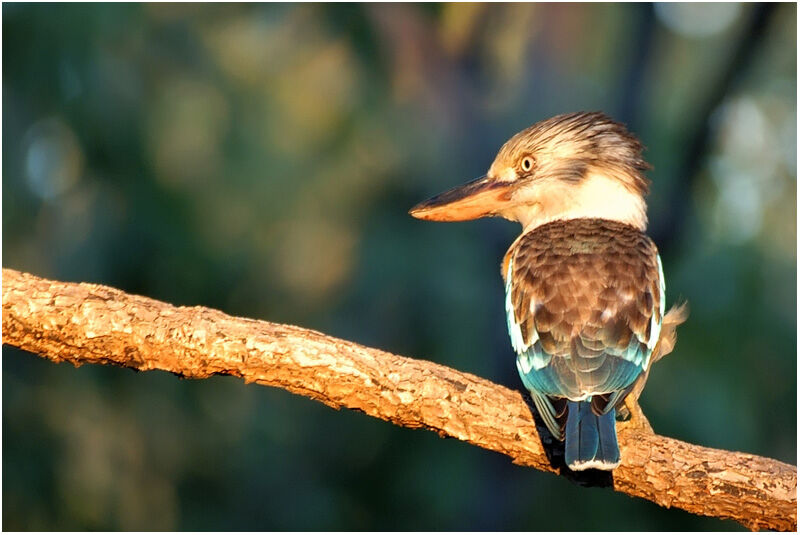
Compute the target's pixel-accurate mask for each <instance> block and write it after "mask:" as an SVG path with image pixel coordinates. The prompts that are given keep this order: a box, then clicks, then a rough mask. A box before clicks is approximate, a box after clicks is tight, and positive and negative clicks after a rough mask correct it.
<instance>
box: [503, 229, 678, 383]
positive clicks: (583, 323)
mask: <svg viewBox="0 0 800 535" xmlns="http://www.w3.org/2000/svg"><path fill="white" fill-rule="evenodd" d="M657 255H658V253H657V250H656V247H655V245H654V244H653V242H652V241H651V240H650V238H648V237H647V236H646V235H645V234H643V233H642V232H640V231H639V230H637V229H635V228H634V227H631V226H629V225H625V224H623V223H618V222H614V221H608V220H600V219H574V220H568V221H554V222H551V223H547V224H545V225H542V226H540V227H537V228H536V229H534V230H532V231H530V232H528V233H527V234H525V235H524V236H522V237H521V238H520V239H519V240H518V241H517V242H515V244H514V245H513V246H512V250H510V251H509V255H508V259H510V260H511V261H512V269H513V273H512V274H511V276H512V286H511V292H512V293H511V301H510V302H511V303H512V305H513V308H514V315H515V319H516V323H517V324H518V325H519V326H520V331H521V335H522V339H523V341H524V343H525V344H526V345H529V344H530V343H532V341H535V340H536V337H538V340H539V343H540V344H541V348H542V349H543V350H544V351H545V352H546V353H547V354H549V355H551V356H552V357H561V358H560V359H558V360H560V361H563V362H554V363H553V365H557V366H558V367H559V368H563V370H560V371H559V374H561V372H562V371H563V373H564V374H565V375H567V376H568V375H570V374H571V375H573V376H574V377H575V381H576V383H577V384H578V385H581V384H585V385H590V384H592V383H598V384H599V383H602V382H603V381H605V380H608V379H609V374H610V373H613V372H612V365H611V364H610V363H608V364H606V362H605V361H606V360H608V359H609V358H618V357H609V353H608V352H607V351H604V350H607V349H611V350H613V351H617V352H619V351H622V350H625V349H627V348H628V347H629V344H631V340H632V339H633V337H635V338H636V342H637V343H639V344H641V349H642V351H643V352H644V353H646V354H649V353H650V352H651V350H652V349H653V346H654V345H655V344H654V341H653V340H651V338H652V337H653V332H652V329H653V323H652V320H653V316H654V315H655V322H656V325H660V324H661V317H660V314H661V312H660V304H661V303H660V300H661V299H662V295H661V288H660V284H661V281H660V275H659V267H658V259H657ZM507 262H508V260H506V261H504V265H507ZM648 342H650V345H649V346H648Z"/></svg>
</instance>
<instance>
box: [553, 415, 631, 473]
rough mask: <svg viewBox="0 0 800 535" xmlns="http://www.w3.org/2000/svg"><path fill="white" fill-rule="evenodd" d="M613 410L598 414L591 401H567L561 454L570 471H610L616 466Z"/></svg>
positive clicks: (615, 436)
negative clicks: (590, 469)
mask: <svg viewBox="0 0 800 535" xmlns="http://www.w3.org/2000/svg"><path fill="white" fill-rule="evenodd" d="M615 413H616V411H615V410H613V409H612V410H610V411H608V412H607V413H605V414H601V415H597V414H595V413H594V412H592V404H591V402H590V401H577V402H576V401H570V402H569V404H568V408H567V426H566V430H565V435H566V436H565V444H564V457H565V460H566V462H567V466H569V468H570V470H574V471H578V470H586V469H588V468H596V469H598V470H613V469H614V468H616V467H617V466H619V446H617V428H616V421H615Z"/></svg>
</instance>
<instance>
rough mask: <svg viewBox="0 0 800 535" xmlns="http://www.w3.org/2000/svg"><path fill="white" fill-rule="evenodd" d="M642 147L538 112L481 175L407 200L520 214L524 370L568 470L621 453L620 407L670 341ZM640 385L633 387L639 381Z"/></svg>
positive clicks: (615, 459) (519, 329) (571, 118)
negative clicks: (649, 229)
mask: <svg viewBox="0 0 800 535" xmlns="http://www.w3.org/2000/svg"><path fill="white" fill-rule="evenodd" d="M641 152H642V145H641V144H640V143H639V141H638V140H637V139H636V138H635V137H634V136H632V135H631V134H630V133H629V132H628V131H627V130H626V129H625V127H624V126H623V125H621V124H619V123H616V122H614V121H612V120H611V119H610V118H608V117H607V116H606V115H604V114H602V113H597V112H594V113H585V112H582V113H570V114H565V115H558V116H556V117H553V118H551V119H548V120H545V121H542V122H539V123H536V124H535V125H533V126H531V127H530V128H527V129H525V130H523V131H522V132H519V133H518V134H516V135H515V136H514V137H512V138H511V139H509V140H508V141H507V142H506V144H505V145H503V146H502V148H501V149H500V152H499V153H498V154H497V157H496V158H495V160H494V162H493V163H492V165H491V167H490V168H489V171H488V172H487V173H486V175H485V176H483V177H481V178H479V179H477V180H474V181H472V182H469V183H467V184H465V185H463V186H460V187H457V188H454V189H452V190H449V191H446V192H444V193H442V194H440V195H437V196H436V197H433V198H432V199H429V200H428V201H425V202H423V203H421V204H419V205H417V206H415V207H414V208H412V209H411V211H410V213H411V215H413V216H414V217H416V218H419V219H426V220H431V221H465V220H469V219H476V218H479V217H487V216H499V217H504V218H506V219H510V220H512V221H517V222H519V223H520V224H521V225H522V234H520V236H519V237H518V238H517V239H516V240H515V241H514V243H512V244H511V247H510V248H509V249H508V252H507V253H506V255H505V257H504V259H503V263H502V276H503V278H504V280H505V293H506V299H505V308H506V316H507V319H508V332H509V336H510V337H511V345H512V346H513V348H514V351H515V352H516V354H517V369H518V371H519V375H520V377H521V378H522V382H523V384H524V385H525V387H526V388H527V389H528V390H529V391H530V394H531V397H532V398H533V402H534V404H535V406H536V409H537V411H538V412H539V414H540V415H541V418H542V420H543V421H544V423H545V425H546V426H547V428H548V429H549V430H550V432H551V433H552V434H553V436H554V437H556V438H557V439H559V440H563V441H565V444H564V456H565V461H566V464H567V465H568V466H569V468H570V469H572V470H585V469H587V468H597V469H600V470H613V469H614V468H616V467H617V466H618V465H619V463H620V453H619V446H618V445H617V434H616V418H615V412H616V410H615V409H617V408H619V407H620V406H621V404H622V402H623V401H624V400H625V398H626V396H628V394H629V393H630V392H631V391H632V390H633V389H634V388H636V390H637V391H640V390H641V387H642V386H643V383H644V381H645V380H646V377H647V373H648V366H649V365H650V364H651V362H653V361H654V359H655V358H657V357H658V356H659V355H660V354H663V353H665V352H668V351H669V350H671V349H672V346H673V345H674V341H675V327H676V326H677V324H679V323H680V322H682V321H683V319H685V313H684V309H683V308H678V309H673V310H671V311H670V313H669V314H668V315H667V316H666V320H665V314H664V305H665V295H664V291H665V285H664V273H663V270H662V267H661V258H660V257H659V254H658V250H657V249H656V246H655V244H654V243H653V241H652V240H651V239H650V238H649V237H648V236H647V235H646V234H645V229H646V226H647V213H646V211H647V205H646V204H645V200H644V197H645V195H646V194H647V192H648V184H649V181H648V180H647V178H645V176H644V171H645V170H647V169H648V168H649V165H648V164H647V162H645V160H644V159H643V158H642V154H641ZM637 394H638V392H637Z"/></svg>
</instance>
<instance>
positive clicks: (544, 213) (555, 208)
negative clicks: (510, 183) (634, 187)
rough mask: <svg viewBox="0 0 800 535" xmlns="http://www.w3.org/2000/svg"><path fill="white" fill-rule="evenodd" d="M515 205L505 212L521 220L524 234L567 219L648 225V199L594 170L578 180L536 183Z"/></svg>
mask: <svg viewBox="0 0 800 535" xmlns="http://www.w3.org/2000/svg"><path fill="white" fill-rule="evenodd" d="M514 197H515V198H514V200H515V201H517V202H515V203H514V206H512V207H511V208H509V209H508V210H507V211H506V212H505V213H504V214H503V215H504V217H506V218H507V219H511V220H514V221H519V223H520V224H522V229H523V233H525V232H527V231H529V230H532V229H534V228H536V227H538V226H540V225H543V224H545V223H549V222H550V221H556V220H567V219H589V218H596V219H607V220H611V221H619V222H620V223H625V224H627V225H631V226H633V227H635V228H637V229H639V230H642V231H643V230H645V228H646V227H647V205H646V204H645V202H644V198H643V197H642V196H641V195H639V194H637V193H635V192H633V191H631V190H630V189H629V188H627V187H625V185H624V184H623V183H622V182H621V181H620V180H618V179H616V178H613V177H609V176H606V175H603V174H600V173H591V174H589V175H587V176H586V177H585V178H584V179H582V180H581V181H580V182H578V183H569V182H564V181H561V180H554V181H551V182H544V183H539V184H535V185H532V186H531V187H529V188H525V189H522V190H520V191H519V192H517V194H516V195H515V196H514Z"/></svg>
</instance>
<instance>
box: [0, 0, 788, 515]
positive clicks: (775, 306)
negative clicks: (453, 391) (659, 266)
mask: <svg viewBox="0 0 800 535" xmlns="http://www.w3.org/2000/svg"><path fill="white" fill-rule="evenodd" d="M2 13H3V23H2V24H3V82H2V84H3V85H2V87H3V112H4V113H3V118H2V121H3V122H2V126H3V152H2V171H3V188H2V192H3V201H2V207H3V216H2V223H3V231H2V238H3V245H2V252H3V259H2V264H3V266H4V267H11V268H16V269H20V270H25V271H29V272H32V273H34V274H36V275H39V276H44V277H50V278H56V279H62V280H68V281H91V282H97V283H103V284H108V285H112V286H116V287H119V288H121V289H123V290H126V291H128V292H133V293H137V294H143V295H147V296H150V297H153V298H156V299H161V300H165V301H168V302H170V303H175V304H180V305H205V306H210V307H214V308H218V309H221V310H223V311H225V312H227V313H230V314H234V315H240V316H247V317H253V318H260V319H266V320H270V321H275V322H283V323H292V324H297V325H301V326H305V327H310V328H314V329H318V330H321V331H323V332H326V333H329V334H331V335H335V336H338V337H342V338H346V339H349V340H354V341H357V342H360V343H363V344H366V345H369V346H374V347H378V348H382V349H385V350H389V351H392V352H395V353H399V354H403V355H408V356H415V357H419V358H425V359H430V360H433V361H435V362H438V363H441V364H445V365H448V366H452V367H454V368H458V369H459V370H463V371H468V372H472V373H475V374H477V375H479V376H481V377H485V378H488V379H490V380H492V381H495V382H498V383H501V384H504V385H507V386H509V387H512V388H521V384H520V381H519V379H518V377H517V371H516V367H515V365H514V356H513V354H512V350H511V347H510V343H509V341H508V337H507V334H506V327H505V317H504V309H503V287H502V281H501V278H500V273H499V264H500V260H501V258H502V255H503V253H504V252H505V250H506V248H507V247H508V245H509V244H510V243H511V241H512V240H513V239H514V237H515V236H516V233H517V232H518V230H519V229H518V226H517V225H516V224H512V223H509V222H506V221H502V220H482V221H474V222H468V223H462V224H457V225H450V224H433V223H425V222H421V221H417V220H414V219H412V218H411V217H409V216H408V215H407V210H408V208H409V207H410V206H412V205H413V204H415V203H416V202H418V201H420V200H423V199H424V198H426V197H428V196H429V195H431V194H434V193H437V192H439V191H441V190H443V189H446V188H449V187H451V186H453V185H456V184H458V183H461V182H464V181H466V180H468V179H471V178H473V177H475V176H478V175H480V174H482V173H483V172H484V171H485V170H486V169H487V168H488V166H489V164H490V163H491V161H492V159H493V157H494V155H495V152H496V151H497V149H498V148H499V147H500V145H501V144H502V143H503V142H504V141H505V140H506V139H507V138H508V137H510V136H511V135H512V134H514V133H515V132H517V131H519V130H521V129H522V128H524V127H527V126H528V125H530V124H532V123H534V122H536V121H538V120H541V119H544V118H547V117H550V116H552V115H555V114H557V113H562V112H568V111H577V110H603V111H605V112H607V113H609V114H610V115H612V116H613V117H615V118H616V119H618V120H621V121H624V122H625V123H627V124H628V125H629V127H630V128H631V129H632V130H633V131H634V132H635V133H636V134H637V135H638V136H639V137H641V138H642V140H643V142H644V144H645V145H646V146H647V147H648V150H647V152H646V157H647V159H648V160H649V161H650V162H651V163H652V164H653V165H654V167H655V168H654V170H653V171H652V172H650V174H649V175H650V177H651V178H652V180H653V187H652V193H651V195H650V197H649V204H650V212H649V213H650V221H651V224H650V233H651V235H652V236H653V237H654V239H655V240H656V243H657V244H658V245H659V247H660V249H661V251H662V257H663V259H664V271H665V273H666V277H667V291H668V296H669V302H670V303H671V302H674V301H675V300H676V299H677V298H678V297H679V296H682V297H685V298H687V299H688V300H689V301H690V303H691V306H692V314H691V317H690V319H689V322H688V323H687V324H685V325H684V326H683V327H681V329H680V330H679V341H678V344H677V348H676V351H675V352H674V353H673V354H672V355H671V356H670V357H669V358H667V359H665V360H664V361H662V362H660V363H659V364H658V365H657V366H656V368H655V370H654V372H653V373H652V375H651V377H650V380H649V384H648V387H647V389H645V392H644V395H643V398H642V405H643V407H644V410H645V412H646V414H647V415H648V417H649V418H650V420H651V422H652V424H653V426H654V428H655V429H656V431H657V432H659V433H662V434H665V435H669V436H673V437H676V438H679V439H682V440H686V441H690V442H694V443H698V444H703V445H707V446H713V447H718V448H725V449H732V450H740V451H746V452H750V453H754V454H759V455H765V456H769V457H773V458H777V459H780V460H782V461H786V462H790V463H793V464H794V463H796V451H797V423H796V422H797V405H796V399H797V381H796V377H797V369H796V366H797V364H796V351H797V346H796V319H797V318H796V304H797V303H796V295H797V292H796V290H797V284H796V262H797V256H796V239H797V235H796V215H797V212H796V193H797V183H796V174H797V169H796V143H797V137H796V132H797V129H796V128H797V123H796V120H797V118H796V115H797V107H796V100H795V97H796V90H797V82H796V78H797V72H796V64H797V58H796V31H797V28H796V19H797V14H796V6H795V5H794V4H781V5H773V4H761V5H738V4H714V5H702V4H697V5H682V4H671V5H657V6H651V5H634V4H626V5H609V4H592V5H579V4H575V5H558V4H547V5H519V4H515V5H491V6H489V5H471V4H463V5H438V4H427V5H413V4H407V5H315V4H304V5H280V4H275V5H191V4H188V5H187V4H181V5H171V4H151V5H136V4H126V5H103V4H92V5H63V4H62V5H57V6H56V5H47V6H44V5H38V6H33V5H24V4H14V5H9V4H4V5H3V8H2ZM2 369H3V380H2V387H3V428H2V431H3V440H2V445H3V526H2V527H3V528H4V529H7V530H83V529H101V530H103V529H112V530H113V529H123V530H139V529H143V530H171V529H181V530H183V529H189V530H206V529H213V530H227V529H231V530H240V529H249V530H274V529H278V530H294V529H304V530H305V529H312V530H313V529H322V530H328V529H342V530H347V529H354V530H362V529H376V530H398V529H402V530H470V529H491V530H591V529H604V530H606V529H607V530H653V529H660V530H670V529H693V530H704V529H738V525H737V524H734V523H731V522H722V521H719V520H715V519H707V518H700V517H695V516H693V515H690V514H688V513H684V512H681V511H670V510H665V509H661V508H659V507H657V506H655V505H653V504H651V503H649V502H645V501H642V500H634V499H631V498H628V497H626V496H624V495H622V494H618V493H614V492H612V491H610V490H607V489H597V488H594V489H592V488H580V487H578V486H575V485H573V484H572V483H570V482H568V481H566V480H565V479H563V478H559V477H556V476H553V475H549V474H544V473H540V472H537V471H534V470H531V469H526V468H522V467H518V466H514V465H512V464H511V462H510V461H509V459H508V458H506V457H504V456H502V455H499V454H495V453H490V452H486V451H483V450H481V449H478V448H475V447H473V446H469V445H467V444H464V443H460V442H458V441H455V440H442V439H440V438H439V437H438V436H436V435H435V434H433V433H429V432H426V431H419V430H417V431H412V430H408V429H401V428H398V427H395V426H393V425H391V424H389V423H386V422H382V421H378V420H375V419H372V418H369V417H367V416H364V415H363V414H357V413H354V412H350V411H340V412H335V411H332V410H331V409H329V408H327V407H325V406H323V405H321V404H319V403H315V402H312V401H310V400H308V399H305V398H302V397H298V396H294V395H292V394H289V393H287V392H284V391H282V390H277V389H271V388H264V387H259V386H254V385H245V384H243V383H242V382H241V381H240V380H237V379H233V378H229V377H215V378H212V379H209V380H203V381H190V380H179V379H177V378H176V377H174V376H172V375H169V374H166V373H161V372H149V373H132V372H131V371H129V370H124V369H115V368H111V367H102V366H84V367H82V368H80V369H75V368H73V367H72V366H69V365H66V364H62V365H55V364H52V363H50V362H47V361H44V360H42V359H39V358H37V357H35V356H32V355H30V354H26V353H23V352H21V351H18V350H15V349H11V348H8V347H4V348H3V359H2Z"/></svg>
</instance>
